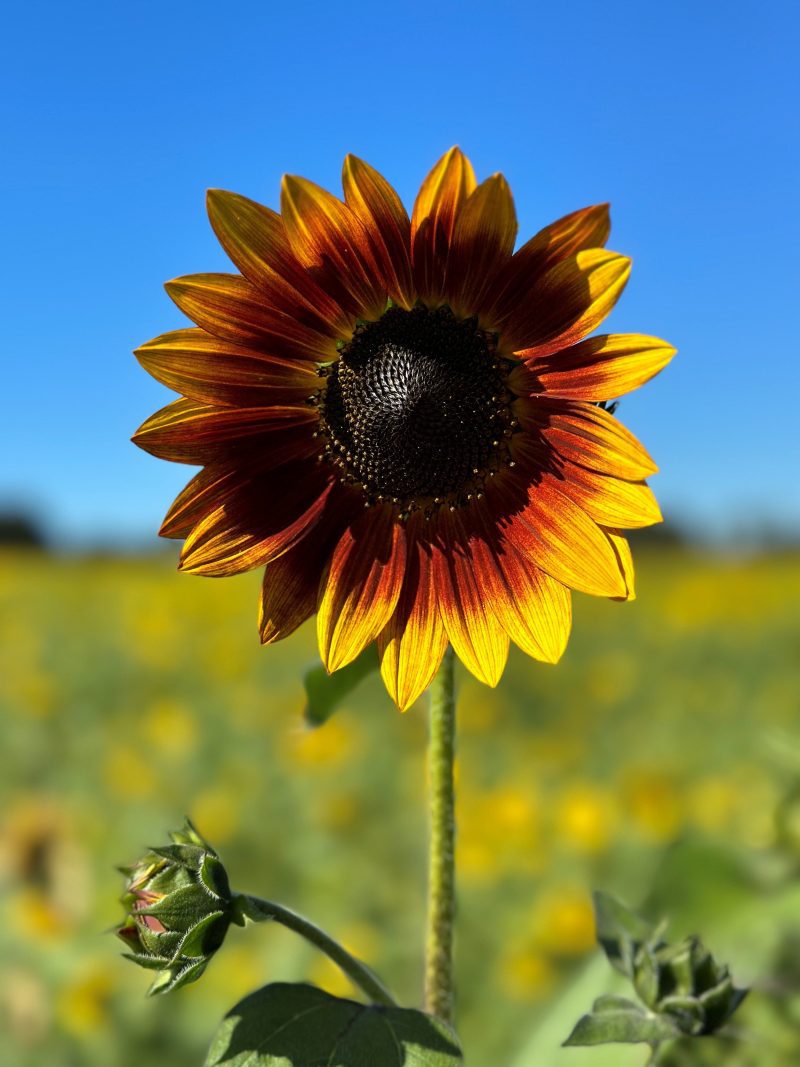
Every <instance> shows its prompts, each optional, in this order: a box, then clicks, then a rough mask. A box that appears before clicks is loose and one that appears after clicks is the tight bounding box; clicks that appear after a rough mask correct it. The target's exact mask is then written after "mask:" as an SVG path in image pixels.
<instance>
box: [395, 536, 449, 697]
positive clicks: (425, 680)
mask: <svg viewBox="0 0 800 1067" xmlns="http://www.w3.org/2000/svg"><path fill="white" fill-rule="evenodd" d="M414 525H415V520H414V517H413V516H412V518H411V519H410V520H409V523H408V528H407V534H408V551H407V567H406V573H405V577H404V578H403V587H402V590H401V592H400V598H399V600H398V602H397V607H396V608H395V610H394V613H393V615H392V617H391V618H390V619H389V622H388V623H387V624H386V626H385V627H384V628H383V630H381V632H380V634H379V635H378V651H379V652H380V657H381V676H382V677H383V681H384V684H385V685H386V688H387V690H388V692H389V695H390V696H391V698H392V700H394V702H395V704H397V706H398V707H399V709H400V710H401V711H406V710H407V708H409V707H410V706H411V705H412V704H413V703H414V701H415V700H416V699H417V697H418V696H419V695H420V694H421V693H423V692H424V691H425V690H426V689H427V688H428V686H429V685H430V684H431V682H432V681H433V677H434V675H435V674H436V672H437V670H438V669H439V664H440V663H441V662H442V656H443V655H444V653H445V649H446V648H447V634H446V633H445V629H444V624H443V622H442V619H441V616H440V614H439V611H438V609H437V606H436V589H435V587H434V584H433V579H432V577H431V561H430V549H429V547H428V546H425V545H423V544H422V543H421V542H420V541H419V540H418V539H417V538H416V537H415V536H414V532H413V526H414Z"/></svg>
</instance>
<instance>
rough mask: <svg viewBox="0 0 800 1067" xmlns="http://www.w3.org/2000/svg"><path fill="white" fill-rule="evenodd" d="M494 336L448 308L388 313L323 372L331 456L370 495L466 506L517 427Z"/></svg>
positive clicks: (360, 331) (408, 503) (409, 503)
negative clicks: (513, 429)
mask: <svg viewBox="0 0 800 1067" xmlns="http://www.w3.org/2000/svg"><path fill="white" fill-rule="evenodd" d="M504 372H505V365H504V361H501V360H500V359H499V358H498V356H497V354H496V351H495V338H494V336H493V335H492V334H489V333H487V332H486V331H484V330H481V329H479V328H478V325H477V321H476V320H475V319H459V318H456V316H455V315H453V313H452V311H451V310H450V309H449V308H448V307H440V308H437V309H436V310H433V311H431V310H428V309H427V308H425V307H415V308H413V309H412V310H411V311H405V310H404V309H402V308H398V307H393V308H390V309H389V310H388V311H387V312H386V313H385V314H384V315H383V316H382V317H381V318H380V319H379V320H378V321H377V322H367V323H363V324H361V325H360V326H359V327H358V328H357V329H356V331H355V333H354V335H353V338H352V340H351V341H350V342H349V343H348V344H347V345H345V346H344V347H343V349H342V351H341V355H340V358H339V361H338V362H336V363H334V364H333V365H332V366H331V367H330V368H328V369H327V372H326V374H327V386H326V389H325V391H324V396H323V407H322V424H323V432H324V436H325V438H326V441H327V448H326V454H327V456H328V457H329V458H330V459H331V460H332V461H333V462H335V463H337V464H338V465H340V466H341V467H342V468H343V469H344V470H345V471H346V474H347V476H348V478H349V479H350V480H352V481H354V482H358V483H360V484H361V485H362V486H363V488H364V492H365V493H366V495H367V497H368V498H369V499H373V500H391V501H394V502H395V503H398V504H401V505H402V506H403V507H406V508H411V509H413V508H415V507H419V506H422V504H423V503H425V502H431V503H434V504H438V503H440V502H443V501H445V500H447V501H448V502H451V503H463V502H465V499H466V495H467V494H472V493H474V492H477V491H479V490H480V486H481V483H482V479H483V478H484V477H485V476H486V474H487V473H488V472H489V470H491V469H493V468H496V467H497V466H498V465H499V463H500V462H501V461H502V455H503V451H502V450H503V442H504V439H505V438H506V437H507V436H508V434H509V430H510V426H511V423H512V421H513V420H512V419H511V414H510V410H509V402H510V396H509V394H508V392H507V390H506V387H505V384H504Z"/></svg>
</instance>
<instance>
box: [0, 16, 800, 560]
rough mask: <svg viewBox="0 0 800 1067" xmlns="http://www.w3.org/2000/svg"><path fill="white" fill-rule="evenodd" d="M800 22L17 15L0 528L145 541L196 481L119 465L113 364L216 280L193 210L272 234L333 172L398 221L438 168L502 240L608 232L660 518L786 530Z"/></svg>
mask: <svg viewBox="0 0 800 1067" xmlns="http://www.w3.org/2000/svg"><path fill="white" fill-rule="evenodd" d="M799 12H800V8H798V7H797V6H796V5H795V4H793V3H789V2H786V3H766V4H765V3H763V2H762V3H758V4H756V3H742V2H739V3H737V2H736V0H733V2H729V3H722V2H706V3H702V4H697V3H688V2H674V3H670V4H658V5H654V4H643V3H641V2H636V3H628V2H625V3H613V2H612V3H610V4H597V3H591V2H573V3H570V4H547V5H544V4H537V3H533V4H531V3H523V2H517V3H509V2H507V0H493V2H491V3H489V2H485V3H478V2H475V0H466V2H461V3H456V2H447V3H442V2H436V0H430V2H427V3H421V2H411V3H402V2H398V3H396V4H395V5H394V6H386V5H376V4H373V3H366V2H363V0H359V2H357V3H353V2H349V3H348V2H346V0H340V2H337V3H335V4H331V3H308V2H306V3H304V2H302V0H298V2H295V3H291V4H281V5H277V4H270V3H264V2H261V3H250V2H248V0H240V2H238V3H236V4H222V3H217V4H209V3H205V2H202V0H200V2H193V3H184V2H173V3H170V4H153V3H139V4H136V5H113V4H107V3H103V4H100V3H78V4H75V5H63V4H60V3H59V4H56V3H39V4H37V3H31V4H28V5H25V6H23V5H14V7H13V8H12V9H10V11H9V13H7V14H6V16H5V17H4V32H3V41H2V42H1V43H0V81H2V82H4V83H5V84H3V85H2V86H0V88H2V92H0V115H1V116H2V118H1V119H0V122H1V123H2V131H3V132H2V142H3V148H4V152H3V155H4V157H5V163H4V166H3V167H2V170H0V188H2V194H3V205H4V210H3V218H2V228H3V237H4V241H3V243H4V250H5V254H4V256H3V261H2V268H1V269H2V272H3V279H2V286H1V287H0V294H2V295H1V296H0V299H2V302H3V341H2V346H3V349H4V358H3V368H4V371H3V377H4V383H5V395H4V403H3V416H2V429H1V430H0V433H2V440H3V449H2V454H3V461H2V466H1V467H0V501H4V502H9V501H18V502H27V503H30V504H31V505H33V506H35V507H38V508H39V509H40V511H41V512H42V513H43V514H44V515H45V516H46V517H47V519H48V520H49V521H50V522H51V523H52V525H53V527H54V528H55V529H56V530H57V531H58V532H59V533H60V534H61V535H62V536H64V537H66V538H68V539H70V540H72V541H77V542H81V541H91V540H95V539H98V538H121V539H124V540H126V541H136V540H141V539H148V538H152V537H153V536H154V531H155V529H156V528H157V526H158V523H159V521H160V518H161V516H162V514H163V512H164V511H165V510H166V507H167V506H168V504H169V502H170V501H171V499H172V497H173V496H174V495H175V493H177V491H178V490H179V489H180V488H181V486H182V485H183V483H184V482H185V480H186V478H187V476H188V473H189V470H188V468H182V467H180V466H177V465H173V464H167V463H164V462H162V461H159V460H155V459H153V458H151V457H149V456H147V455H145V454H144V453H142V452H139V451H138V450H137V449H136V448H134V447H133V446H132V445H130V444H129V442H128V438H129V436H130V434H131V433H132V431H133V430H134V429H135V428H136V426H137V425H138V424H139V423H140V422H141V421H142V420H143V419H144V418H145V417H146V416H147V415H148V414H149V413H150V412H151V411H153V410H154V409H155V408H157V407H160V406H161V405H162V404H163V403H165V402H166V401H167V399H169V395H168V394H167V392H166V391H165V390H164V389H163V388H162V387H161V386H159V385H157V384H156V383H155V382H154V381H152V380H151V379H150V378H149V377H148V376H147V375H146V374H145V373H144V371H142V370H141V369H140V368H139V366H138V364H137V363H136V362H135V360H134V359H133V357H132V355H131V354H130V353H131V349H132V348H133V347H135V346H136V345H137V344H139V343H141V342H142V341H144V340H147V339H148V338H150V337H152V336H154V335H156V334H158V333H161V332H163V331H164V330H167V329H171V328H175V327H178V326H180V325H182V323H183V320H182V316H181V315H180V313H179V312H178V311H177V309H176V308H175V307H174V306H173V305H172V304H171V302H170V301H169V299H168V298H167V297H166V295H165V294H164V292H163V290H162V288H161V283H162V282H163V281H165V280H167V279H168V278H171V277H174V276H175V275H179V274H184V273H193V272H196V271H203V270H219V269H222V270H225V269H226V261H225V258H224V255H223V253H222V252H221V250H219V248H218V246H217V245H216V242H215V239H214V237H213V234H212V233H211V231H210V228H209V227H208V224H207V222H206V219H205V214H204V191H205V189H206V188H207V187H210V186H218V187H223V188H228V189H233V190H236V191H238V192H241V193H244V194H246V195H248V196H250V197H253V198H255V199H259V200H261V201H262V202H264V203H267V204H269V205H271V206H273V207H274V206H277V198H278V187H279V181H280V176H281V174H282V173H283V172H284V171H288V172H293V173H299V174H303V175H305V176H307V177H310V178H312V179H314V180H315V181H317V182H319V183H321V184H324V185H327V186H328V187H329V188H338V181H339V173H340V168H341V162H342V158H343V156H344V155H345V153H346V152H348V151H353V152H355V153H356V154H358V155H360V156H362V157H364V158H366V159H367V160H369V161H370V162H372V163H373V164H374V165H376V166H377V167H378V168H379V169H381V170H382V171H383V172H384V173H385V174H386V175H387V176H388V177H389V178H390V180H392V181H393V182H394V184H395V185H396V187H397V188H398V189H399V191H400V193H401V195H402V196H403V198H404V200H405V201H406V203H408V204H410V203H411V201H412V200H413V196H414V193H415V190H416V188H417V186H418V184H419V182H420V180H421V179H422V177H423V176H424V174H425V173H426V172H427V170H428V169H429V167H430V166H431V164H432V163H433V162H434V160H435V159H436V158H437V157H438V156H439V155H440V154H441V153H442V152H443V151H444V150H445V149H446V148H448V147H449V146H450V145H451V144H454V143H458V144H460V145H461V146H462V148H463V149H464V150H465V151H466V152H467V153H468V154H469V155H470V157H471V158H472V160H473V162H474V164H475V166H476V170H477V171H478V174H479V177H482V176H486V175H487V174H489V173H492V172H494V171H496V170H502V171H503V172H504V173H505V174H506V176H507V178H508V179H509V181H510V183H511V187H512V189H513V191H514V194H515V197H516V201H517V209H518V214H519V219H520V235H521V237H523V238H524V237H527V236H528V235H530V234H531V233H532V232H534V231H535V230H537V229H538V228H540V226H542V225H544V224H546V223H547V222H549V221H551V220H552V219H553V218H555V217H557V216H560V215H562V214H564V213H566V212H568V211H571V210H573V209H575V208H577V207H581V206H584V205H586V204H590V203H596V202H598V201H603V200H610V201H611V203H612V218H613V224H614V228H613V232H612V240H611V242H610V245H611V247H612V248H614V249H615V250H617V251H620V252H625V253H627V254H629V255H632V256H633V259H634V271H633V275H632V279H631V281H630V283H629V285H628V289H627V291H626V293H625V294H624V296H623V299H622V302H621V303H620V305H619V306H618V308H617V310H615V312H614V314H613V317H612V319H611V320H610V321H611V325H612V327H613V328H614V329H616V330H621V331H637V332H644V333H653V334H656V335H660V336H663V337H666V338H667V339H669V340H670V341H671V342H672V343H674V344H675V345H676V346H677V347H678V348H679V349H680V352H679V356H678V357H677V359H676V360H675V361H674V362H673V364H672V366H671V367H670V368H669V369H668V370H667V371H666V372H664V374H662V375H661V376H660V377H659V378H657V379H655V381H654V382H652V383H651V384H650V385H649V386H647V387H646V388H645V389H643V390H641V391H640V392H638V393H636V394H634V395H632V396H631V397H629V398H626V399H625V400H624V402H623V404H622V406H621V408H620V411H619V415H620V417H621V418H622V419H623V421H624V422H626V423H627V425H628V426H630V427H631V428H632V429H633V430H634V431H635V432H637V433H638V434H639V435H640V436H641V437H642V438H643V440H644V441H645V443H646V444H647V445H648V447H649V448H650V449H651V451H652V452H653V454H654V455H655V457H656V459H657V460H658V461H659V462H660V464H661V467H662V473H661V474H660V475H659V476H658V477H657V478H656V479H655V480H654V488H655V489H656V492H657V494H658V496H659V498H660V499H661V501H662V503H663V506H664V509H665V512H666V513H667V515H668V516H670V515H671V516H674V517H679V518H684V519H690V520H691V521H693V522H695V523H697V524H700V525H701V526H703V527H704V528H705V529H707V530H709V531H713V532H715V533H717V534H722V535H725V534H726V533H729V532H731V531H732V530H734V529H738V528H740V527H741V526H742V525H743V524H744V525H747V524H749V523H751V522H754V521H761V520H763V521H768V522H772V523H776V524H782V525H790V524H792V523H796V522H798V520H800V493H798V477H797V466H798V458H800V454H799V452H800V450H798V446H797V437H798V432H797V415H796V405H797V392H798V385H800V375H798V371H797V366H798V359H799V358H800V357H798V351H797V341H796V337H795V321H796V319H797V307H798V282H799V281H800V277H798V273H799V272H798V267H797V261H798V257H797V251H796V250H797V247H798V245H799V244H800V213H799V212H798V208H797V195H798V178H799V177H800V166H798V164H799V163H800V138H799V137H798V132H799V131H798V115H800V92H799V91H798V75H797V46H798V41H799V40H800V14H799Z"/></svg>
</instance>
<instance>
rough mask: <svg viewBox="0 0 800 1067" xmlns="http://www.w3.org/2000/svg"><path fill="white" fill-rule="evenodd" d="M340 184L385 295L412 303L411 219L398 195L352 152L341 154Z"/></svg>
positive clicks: (382, 178)
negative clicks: (364, 235)
mask: <svg viewBox="0 0 800 1067" xmlns="http://www.w3.org/2000/svg"><path fill="white" fill-rule="evenodd" d="M342 186H343V188H344V199H345V203H346V204H347V206H348V207H349V208H350V209H351V210H352V211H353V212H354V213H355V214H356V215H357V216H358V217H359V219H360V220H361V221H362V222H363V224H364V227H365V229H366V231H367V236H368V238H369V241H370V244H371V245H372V250H373V253H374V256H375V260H376V262H377V263H378V265H379V267H380V268H381V271H382V276H383V280H384V284H385V286H386V289H387V291H388V293H389V296H390V297H391V298H392V300H394V302H395V303H396V304H399V305H400V306H401V307H404V308H411V307H413V306H414V301H415V299H416V293H415V292H414V284H413V282H412V280H411V222H410V221H409V218H408V212H407V211H406V209H405V208H404V207H403V203H402V201H401V199H400V197H399V196H398V195H397V193H396V192H395V190H394V189H393V188H392V186H391V185H390V184H389V183H388V182H387V180H386V179H385V178H384V177H383V175H382V174H379V173H378V171H377V170H375V168H374V167H371V166H370V165H369V163H365V162H364V161H363V159H358V158H357V157H356V156H353V155H348V156H347V157H346V158H345V161H344V167H343V169H342Z"/></svg>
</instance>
